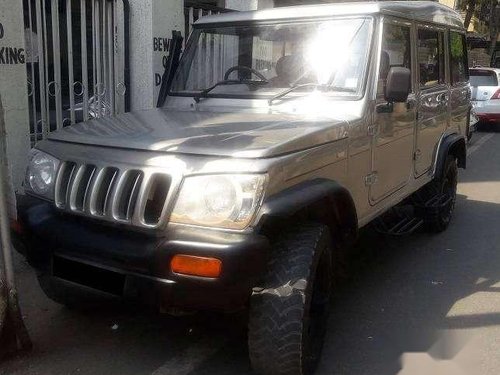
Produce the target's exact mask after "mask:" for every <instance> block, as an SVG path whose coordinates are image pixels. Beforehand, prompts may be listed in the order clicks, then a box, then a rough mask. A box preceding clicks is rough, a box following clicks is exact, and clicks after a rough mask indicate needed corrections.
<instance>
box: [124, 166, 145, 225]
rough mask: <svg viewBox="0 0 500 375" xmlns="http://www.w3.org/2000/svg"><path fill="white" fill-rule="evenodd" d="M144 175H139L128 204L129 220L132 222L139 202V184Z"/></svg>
mask: <svg viewBox="0 0 500 375" xmlns="http://www.w3.org/2000/svg"><path fill="white" fill-rule="evenodd" d="M141 178H142V175H141V174H140V173H138V174H137V177H136V178H135V181H134V185H133V186H132V191H131V192H130V198H129V200H128V203H127V214H126V216H127V220H130V219H131V218H132V215H133V209H134V207H135V202H136V200H137V195H138V194H139V182H140V181H141Z"/></svg>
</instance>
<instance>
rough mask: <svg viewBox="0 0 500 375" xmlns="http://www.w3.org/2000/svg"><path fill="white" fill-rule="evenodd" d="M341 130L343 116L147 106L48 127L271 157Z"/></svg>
mask: <svg viewBox="0 0 500 375" xmlns="http://www.w3.org/2000/svg"><path fill="white" fill-rule="evenodd" d="M346 136H347V122H345V121H342V120H338V119H332V118H331V117H329V118H318V117H316V116H304V115H300V116H299V115H286V114H285V115H284V114H263V113H242V112H239V113H221V112H198V111H172V110H166V109H153V110H148V111H138V112H130V113H125V114H120V115H117V116H113V117H106V118H101V119H93V120H90V121H87V122H83V123H79V124H75V125H72V126H70V127H67V128H64V129H62V130H60V131H58V132H55V133H51V134H50V135H49V139H51V140H55V141H62V142H71V143H79V144H88V145H97V146H105V147H119V148H125V149H135V150H147V151H157V152H175V153H187V154H198V155H217V156H231V157H243V158H259V157H271V156H277V155H281V154H286V153H290V152H294V151H298V150H303V149H308V148H311V147H314V146H317V145H319V144H323V143H327V142H332V141H335V140H338V139H342V138H345V137H346Z"/></svg>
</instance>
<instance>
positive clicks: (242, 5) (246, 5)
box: [224, 0, 274, 11]
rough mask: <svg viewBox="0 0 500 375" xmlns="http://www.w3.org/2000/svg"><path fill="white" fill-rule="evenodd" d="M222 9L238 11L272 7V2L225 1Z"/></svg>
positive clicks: (265, 0) (260, 0)
mask: <svg viewBox="0 0 500 375" xmlns="http://www.w3.org/2000/svg"><path fill="white" fill-rule="evenodd" d="M224 7H226V8H228V9H234V10H239V11H246V10H257V9H266V8H273V7H274V0H226V2H225V4H224Z"/></svg>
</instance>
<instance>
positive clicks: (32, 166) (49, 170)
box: [25, 149, 59, 199]
mask: <svg viewBox="0 0 500 375" xmlns="http://www.w3.org/2000/svg"><path fill="white" fill-rule="evenodd" d="M58 167H59V160H57V159H56V158H55V157H53V156H51V155H49V154H46V153H45V152H43V151H40V150H36V149H32V150H31V151H30V155H29V163H28V169H27V171H26V184H25V185H26V187H27V188H29V189H30V190H31V191H32V192H33V193H35V194H37V195H40V196H42V197H44V198H47V199H52V198H53V192H54V184H55V181H56V173H57V168H58Z"/></svg>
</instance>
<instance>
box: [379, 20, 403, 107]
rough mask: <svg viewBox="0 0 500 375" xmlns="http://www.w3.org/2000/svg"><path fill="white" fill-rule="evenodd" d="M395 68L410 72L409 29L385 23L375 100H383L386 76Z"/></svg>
mask: <svg viewBox="0 0 500 375" xmlns="http://www.w3.org/2000/svg"><path fill="white" fill-rule="evenodd" d="M395 66H398V67H404V68H408V69H410V70H411V46H410V27H409V26H404V25H397V24H393V23H386V24H384V34H383V39H382V51H381V53H380V69H379V79H378V86H377V99H383V98H384V90H385V84H386V80H387V74H388V73H389V70H390V69H391V68H392V67H395Z"/></svg>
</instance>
